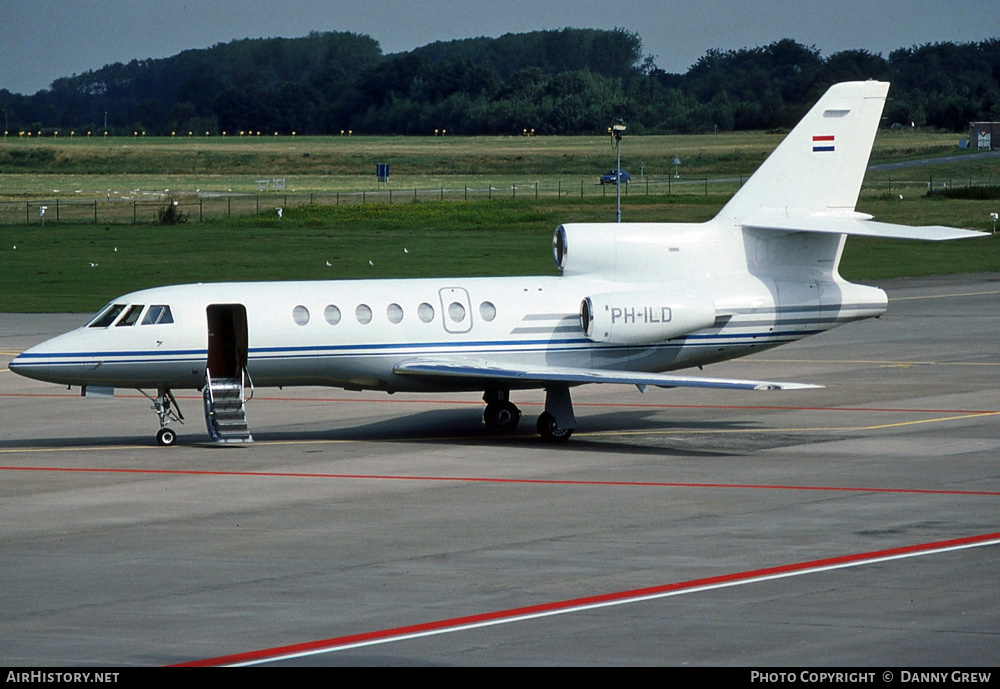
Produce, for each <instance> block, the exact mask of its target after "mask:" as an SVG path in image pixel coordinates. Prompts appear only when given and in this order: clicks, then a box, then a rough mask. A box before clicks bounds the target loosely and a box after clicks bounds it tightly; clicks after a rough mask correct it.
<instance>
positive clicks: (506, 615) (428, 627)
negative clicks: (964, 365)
mask: <svg viewBox="0 0 1000 689" xmlns="http://www.w3.org/2000/svg"><path fill="white" fill-rule="evenodd" d="M991 542H998V543H1000V532H998V533H989V534H980V535H977V536H967V537H964V538H954V539H950V540H945V541H935V542H932V543H920V544H916V545H909V546H902V547H898V548H888V549H886V550H875V551H871V552H867V553H854V554H851V555H840V556H837V557H829V558H822V559H819V560H810V561H807V562H797V563H792V564H787V565H778V566H776V567H765V568H763V569H754V570H749V571H746V572H734V573H730V574H722V575H719V576H714V577H705V578H702V579H691V580H688V581H680V582H674V583H670V584H662V585H659V586H650V587H647V588H640V589H631V590H628V591H617V592H614V593H605V594H599V595H596V596H585V597H582V598H571V599H569V600H563V601H555V602H551V603H541V604H538V605H528V606H524V607H520V608H510V609H508V610H497V611H494V612H487V613H480V614H476V615H466V616H463V617H453V618H450V619H445V620H437V621H434V622H424V623H421V624H412V625H406V626H402V627H393V628H390V629H380V630H376V631H371V632H363V633H360V634H349V635H346V636H338V637H333V638H329V639H321V640H318V641H307V642H304V643H299V644H290V645H287V646H277V647H274V648H266V649H261V650H257V651H248V652H246V653H235V654H232V655H226V656H219V657H216V658H206V659H203V660H194V661H190V662H187V663H179V664H178V665H176V666H175V667H208V666H215V665H236V664H247V663H253V662H266V661H269V660H277V659H281V658H283V657H296V656H302V655H309V654H316V653H324V652H333V651H337V650H343V649H344V648H350V647H356V646H361V645H371V644H374V643H380V642H381V643H386V642H389V641H398V640H402V639H405V638H408V637H413V636H426V635H429V634H433V633H439V634H440V633H446V632H449V631H457V630H459V629H462V628H469V627H483V626H487V625H490V624H502V623H505V622H512V621H515V620H517V619H519V618H525V617H529V618H530V617H539V616H545V615H553V614H559V613H567V612H572V611H574V610H576V609H590V608H594V607H603V606H608V605H616V604H618V605H620V604H623V603H629V602H636V601H639V600H643V599H649V598H657V597H666V596H669V595H677V594H679V593H682V592H691V591H695V590H699V589H705V588H718V587H722V586H727V585H728V586H732V585H736V584H739V583H750V582H753V581H754V580H766V579H774V578H778V577H782V576H792V575H795V574H805V573H810V572H814V571H824V570H828V569H835V568H841V567H849V566H856V565H861V564H866V563H869V562H872V561H875V560H886V559H895V558H900V557H912V556H914V555H918V554H922V553H930V552H932V551H941V550H953V549H957V548H963V547H972V546H976V545H988V544H991Z"/></svg>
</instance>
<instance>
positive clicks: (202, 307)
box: [10, 81, 982, 445]
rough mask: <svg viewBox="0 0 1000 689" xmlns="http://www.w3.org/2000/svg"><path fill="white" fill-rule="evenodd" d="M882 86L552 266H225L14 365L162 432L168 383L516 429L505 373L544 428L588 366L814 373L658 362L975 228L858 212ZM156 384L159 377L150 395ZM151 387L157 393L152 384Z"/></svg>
mask: <svg viewBox="0 0 1000 689" xmlns="http://www.w3.org/2000/svg"><path fill="white" fill-rule="evenodd" d="M888 88H889V85H888V84H887V83H880V82H874V81H868V82H853V83H843V84H837V85H835V86H833V87H832V88H830V90H829V91H827V92H826V94H825V95H824V96H823V97H822V98H821V99H820V101H819V103H817V104H816V106H815V107H813V108H812V110H810V111H809V113H808V114H807V115H806V116H805V118H804V119H803V120H802V121H801V122H800V123H799V125H798V126H797V127H795V129H794V130H793V131H792V132H791V133H790V134H789V135H788V137H787V138H786V139H785V140H784V141H783V142H782V143H781V144H780V145H779V146H778V148H777V149H776V150H775V151H774V153H772V154H771V156H770V157H769V158H768V159H767V160H766V161H765V162H764V164H763V165H761V167H760V169H758V170H757V172H756V173H755V174H754V175H753V176H752V177H751V178H750V179H749V180H748V181H747V183H746V184H745V185H744V186H743V187H742V188H741V189H740V190H739V192H738V193H737V194H736V195H735V196H734V197H733V198H732V199H731V200H730V201H729V203H727V204H726V206H725V207H724V208H723V209H722V210H721V211H720V212H719V214H718V215H717V216H716V217H715V218H713V219H712V220H710V221H708V222H705V223H670V224H668V223H637V224H618V223H600V224H598V223H582V224H567V225H562V226H560V227H558V228H557V229H556V231H555V236H554V238H553V242H552V251H553V258H554V259H555V262H556V264H557V266H558V267H559V269H560V270H561V271H562V275H561V276H557V277H502V278H472V279H469V278H450V279H449V278H442V279H419V280H351V281H315V282H258V283H217V284H196V285H180V286H174V287H159V288H155V289H147V290H141V291H139V292H133V293H132V294H127V295H125V296H123V297H120V298H118V299H115V300H114V301H113V302H112V303H110V304H109V305H108V306H106V307H105V308H103V309H101V311H100V312H99V313H98V314H97V316H95V317H94V319H93V320H91V321H90V322H89V323H87V324H86V325H85V326H83V327H81V328H79V329H77V330H74V331H72V332H69V333H66V334H65V335H61V336H59V337H56V338H53V339H51V340H48V341H47V342H44V343H42V344H39V345H38V346H36V347H32V348H31V349H29V350H27V351H26V352H24V353H22V354H21V355H20V356H18V357H16V358H15V359H14V360H13V361H12V362H11V364H10V369H11V370H12V371H15V372H17V373H19V374H21V375H25V376H28V377H31V378H36V379H39V380H43V381H51V382H54V383H62V384H66V385H79V386H81V387H82V389H83V394H84V395H110V394H113V389H114V388H116V387H120V388H137V389H139V390H141V391H143V394H146V396H147V397H149V398H150V399H151V400H152V401H153V408H154V409H155V410H156V412H157V414H158V416H159V419H160V431H159V433H158V434H157V441H158V442H159V443H160V444H161V445H172V444H173V443H174V442H175V441H176V437H177V436H176V434H175V433H174V431H173V430H172V429H171V428H170V427H169V426H168V423H169V422H170V421H171V420H178V421H179V420H183V417H182V416H180V412H179V410H178V409H177V403H176V400H175V398H174V396H173V393H172V390H177V389H183V388H194V389H197V390H201V391H202V392H203V396H204V409H205V417H206V421H207V425H208V430H209V434H210V436H211V437H212V439H213V440H215V441H217V442H247V441H250V440H251V435H250V432H249V430H248V428H247V423H246V416H245V406H244V403H245V401H246V399H247V398H248V397H249V396H252V390H253V387H254V385H256V386H257V387H262V386H292V385H323V386H331V387H338V388H344V389H347V390H383V391H385V392H388V393H393V392H450V391H459V390H465V391H480V390H482V391H484V395H483V399H484V401H485V402H486V410H485V413H484V420H485V423H486V426H487V427H488V428H489V429H490V430H491V431H496V432H504V431H507V432H509V431H512V430H513V429H514V428H515V427H516V426H517V423H518V420H519V419H520V416H521V412H520V411H519V410H518V408H517V407H516V406H515V405H514V404H513V403H512V402H511V400H510V394H511V391H514V390H522V389H529V388H544V389H545V391H546V396H545V411H544V413H542V414H541V416H539V418H538V425H537V428H538V432H539V433H540V434H541V436H542V437H543V438H546V439H549V440H556V441H558V440H565V439H567V438H568V437H569V436H570V434H571V433H572V432H573V429H574V428H575V427H576V419H575V417H574V415H573V405H572V401H571V399H570V388H571V387H573V386H576V385H581V384H585V383H627V384H632V385H636V386H638V387H639V389H640V390H644V389H645V387H646V386H657V387H666V388H670V387H704V388H723V389H754V390H763V389H767V390H770V389H796V388H808V387H816V386H813V385H805V384H797V383H782V382H773V381H757V380H734V379H723V378H710V377H701V376H688V375H675V374H671V373H665V372H666V371H673V370H677V369H683V368H690V367H694V366H702V365H704V364H710V363H712V362H717V361H723V360H726V359H732V358H734V357H740V356H744V355H746V354H750V353H753V352H757V351H761V350H764V349H768V348H770V347H776V346H778V345H781V344H785V343H787V342H793V341H795V340H798V339H800V338H802V337H805V336H807V335H813V334H816V333H819V332H822V331H824V330H828V329H830V328H832V327H834V326H836V325H840V324H842V323H846V322H848V321H853V320H858V319H861V318H869V317H872V316H879V315H881V314H882V313H884V312H885V310H886V304H887V299H886V295H885V293H884V292H883V291H882V290H880V289H877V288H874V287H866V286H862V285H855V284H852V283H849V282H847V281H845V280H844V279H843V278H841V277H840V275H839V273H838V271H837V265H838V263H839V261H840V257H841V252H842V250H843V247H844V241H845V237H846V235H866V236H874V237H897V238H903V239H929V240H943V239H957V238H962V237H972V236H982V233H979V232H971V231H967V230H958V229H952V228H947V227H939V226H933V227H908V226H902V225H891V224H886V223H879V222H874V221H873V220H872V218H871V216H869V215H865V214H862V213H858V212H856V211H855V210H854V207H855V204H856V203H857V199H858V192H859V190H860V188H861V182H862V179H863V177H864V174H865V168H866V166H867V163H868V156H869V153H870V151H871V147H872V142H873V140H874V138H875V130H876V127H877V126H878V123H879V120H880V118H881V114H882V106H883V105H884V103H885V98H886V93H887V91H888ZM145 390H149V391H150V392H148V393H147V392H145ZM154 390H155V391H156V392H155V394H153V393H152V391H154Z"/></svg>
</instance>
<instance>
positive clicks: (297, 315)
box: [292, 304, 309, 325]
mask: <svg viewBox="0 0 1000 689" xmlns="http://www.w3.org/2000/svg"><path fill="white" fill-rule="evenodd" d="M292 320H294V321H295V322H296V323H297V324H298V325H305V324H306V323H308V322H309V309H307V308H306V307H304V306H302V304H299V305H298V306H296V307H295V308H294V309H292Z"/></svg>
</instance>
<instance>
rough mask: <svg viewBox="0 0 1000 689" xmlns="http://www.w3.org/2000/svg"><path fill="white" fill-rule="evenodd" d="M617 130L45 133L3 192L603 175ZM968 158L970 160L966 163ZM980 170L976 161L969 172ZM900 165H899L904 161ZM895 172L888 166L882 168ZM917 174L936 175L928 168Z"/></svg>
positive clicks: (645, 146)
mask: <svg viewBox="0 0 1000 689" xmlns="http://www.w3.org/2000/svg"><path fill="white" fill-rule="evenodd" d="M783 137H784V132H773V133H763V132H749V133H747V132H741V133H722V134H716V135H690V136H636V137H631V138H629V137H626V139H625V141H624V142H623V144H622V167H624V168H626V169H628V170H629V171H630V172H632V174H633V177H634V178H635V180H636V181H640V180H641V178H642V177H650V178H652V179H653V180H663V179H665V178H667V177H670V176H672V175H673V173H674V165H673V161H674V158H675V157H676V158H679V159H680V161H681V164H680V166H678V170H679V172H680V174H681V175H682V176H683V177H688V178H700V177H706V176H707V177H713V178H714V177H739V176H740V175H743V176H746V175H749V174H751V173H752V172H753V171H754V170H755V169H756V168H757V166H758V165H759V164H760V163H761V161H762V160H763V159H764V158H765V157H766V156H767V155H768V154H769V153H770V151H772V150H773V149H774V147H775V146H776V145H777V144H778V143H779V142H780V141H781V139H782V138H783ZM957 139H958V136H957V135H955V134H939V133H931V132H920V131H917V132H910V131H902V132H899V131H897V132H891V131H884V132H880V134H879V136H878V138H877V139H876V142H875V148H874V150H873V154H872V162H873V163H883V162H894V161H900V160H910V159H914V158H925V157H934V156H942V155H947V154H955V153H958V151H957V149H956V141H957ZM614 160H615V154H614V150H613V149H612V147H611V143H610V138H609V137H595V136H575V137H569V136H553V137H524V136H506V137H447V136H446V137H365V136H350V137H348V136H345V137H289V136H285V137H266V136H264V137H260V138H256V137H255V138H253V139H249V138H240V137H225V138H223V137H218V136H215V137H207V138H206V137H204V136H202V137H191V138H188V137H179V138H176V139H171V138H163V137H145V138H143V137H139V138H122V137H116V138H109V139H107V140H105V139H103V138H93V137H92V138H90V139H88V138H86V137H85V136H74V137H68V136H65V135H63V136H61V137H55V138H53V137H49V138H46V139H17V138H10V137H8V138H7V139H6V140H4V141H3V143H0V200H3V199H19V198H25V197H30V198H53V197H62V198H72V197H76V196H81V195H82V196H84V197H92V196H93V195H95V194H96V195H97V196H105V195H106V194H107V193H109V192H111V193H114V194H129V193H132V192H133V191H134V190H137V189H139V190H163V189H183V190H194V189H211V190H214V191H233V192H242V193H254V192H256V190H257V187H256V180H257V179H260V178H273V177H284V178H286V180H287V185H288V190H289V191H295V192H304V193H326V192H336V191H345V192H346V191H360V190H362V189H375V188H376V186H377V184H376V180H375V166H376V165H377V164H378V163H389V164H390V165H391V167H392V175H391V176H390V185H389V186H391V187H393V188H395V189H399V190H403V189H414V188H418V189H435V188H438V187H441V186H445V187H447V188H454V187H456V186H457V187H459V188H461V187H463V186H470V187H482V186H485V185H487V184H494V185H498V186H507V185H510V184H512V183H516V184H518V185H521V186H528V185H532V184H534V183H536V182H538V183H540V184H543V185H546V186H551V187H553V188H555V187H556V185H557V184H558V183H559V182H563V183H564V184H565V185H566V186H567V187H575V186H578V185H579V184H580V183H581V182H583V183H584V184H585V186H592V185H595V184H596V182H597V178H598V176H599V175H600V174H601V173H602V172H604V171H606V170H608V169H610V168H613V167H614ZM963 165H964V164H963ZM972 165H974V167H973V168H968V167H962V168H961V169H960V170H953V169H952V166H950V165H949V166H947V168H941V169H940V170H938V171H937V172H938V173H939V174H940V175H941V176H942V178H946V177H953V178H955V177H965V176H968V175H969V174H975V176H976V177H977V178H978V177H987V178H988V177H989V176H990V175H991V174H993V176H995V177H996V178H998V179H1000V163H992V164H990V163H981V164H978V163H977V164H972ZM971 170H975V172H974V173H973V172H971ZM896 175H897V176H899V173H896ZM889 176H891V174H883V173H879V174H878V175H876V178H878V179H883V178H886V177H889ZM913 176H916V177H919V178H920V179H926V178H927V176H928V174H927V173H925V172H924V171H923V170H921V171H920V172H919V173H914V174H913Z"/></svg>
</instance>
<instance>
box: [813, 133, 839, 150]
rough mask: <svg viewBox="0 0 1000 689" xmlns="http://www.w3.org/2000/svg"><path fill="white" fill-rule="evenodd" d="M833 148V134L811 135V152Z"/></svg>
mask: <svg viewBox="0 0 1000 689" xmlns="http://www.w3.org/2000/svg"><path fill="white" fill-rule="evenodd" d="M832 150H834V143H833V134H826V135H820V136H813V153H819V152H820V151H832Z"/></svg>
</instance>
